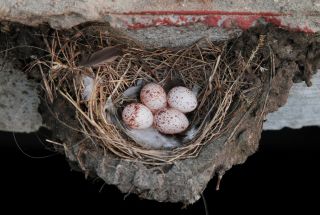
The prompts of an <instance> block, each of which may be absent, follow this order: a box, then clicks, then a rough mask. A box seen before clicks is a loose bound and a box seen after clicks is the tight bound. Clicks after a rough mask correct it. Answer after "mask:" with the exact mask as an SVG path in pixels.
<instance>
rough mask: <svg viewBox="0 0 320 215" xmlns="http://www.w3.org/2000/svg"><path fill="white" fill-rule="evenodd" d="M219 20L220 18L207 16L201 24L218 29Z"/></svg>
mask: <svg viewBox="0 0 320 215" xmlns="http://www.w3.org/2000/svg"><path fill="white" fill-rule="evenodd" d="M220 20H221V16H219V15H218V16H207V17H206V18H205V19H204V21H203V23H205V24H206V25H208V26H213V27H218V26H219V21H220Z"/></svg>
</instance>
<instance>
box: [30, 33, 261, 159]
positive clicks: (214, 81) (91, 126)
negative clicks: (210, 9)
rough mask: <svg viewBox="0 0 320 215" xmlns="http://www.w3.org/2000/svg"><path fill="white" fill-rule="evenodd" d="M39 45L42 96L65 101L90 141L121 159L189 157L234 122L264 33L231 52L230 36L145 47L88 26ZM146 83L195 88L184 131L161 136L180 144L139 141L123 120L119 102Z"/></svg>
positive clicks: (247, 95)
mask: <svg viewBox="0 0 320 215" xmlns="http://www.w3.org/2000/svg"><path fill="white" fill-rule="evenodd" d="M99 29H101V28H99ZM88 32H90V33H88ZM46 44H47V47H48V49H49V51H50V58H48V59H39V60H37V62H36V64H37V65H38V66H39V68H40V70H41V72H42V76H43V83H44V88H45V90H46V95H47V98H48V100H49V102H53V101H54V99H56V97H61V96H62V97H63V98H65V99H66V100H67V101H68V102H70V103H71V104H72V105H73V107H74V109H75V110H76V113H77V114H76V117H77V119H78V122H79V128H80V129H79V130H80V131H81V132H82V133H83V134H84V135H85V136H86V137H87V138H90V139H91V140H92V141H91V142H92V144H95V145H98V146H99V147H101V148H102V149H103V150H108V151H109V152H112V153H114V154H115V155H117V156H118V157H120V158H122V159H127V160H133V161H139V162H142V163H145V164H150V165H162V164H168V163H172V162H174V161H176V160H179V159H187V158H193V157H196V156H197V155H198V154H199V152H200V151H201V149H202V148H203V146H205V145H206V144H208V143H212V142H213V141H214V140H215V139H216V138H218V137H219V136H220V135H221V134H224V133H226V132H228V133H229V134H230V135H233V133H234V132H232V131H231V129H235V128H234V127H232V126H229V124H230V121H231V120H232V118H233V117H234V114H235V113H236V111H237V110H238V109H239V108H241V107H242V106H243V104H244V103H245V104H250V103H251V102H252V101H253V100H254V98H255V96H256V95H257V94H256V93H252V92H257V84H253V83H252V82H251V81H250V80H249V79H248V77H250V76H248V74H247V73H248V71H247V70H248V68H250V70H252V69H254V70H253V71H251V72H254V73H258V72H263V69H264V68H262V67H261V66H260V65H261V64H262V62H263V61H266V59H264V60H263V59H260V57H257V55H259V51H260V49H261V48H262V47H263V46H264V36H263V35H261V36H260V38H259V40H258V42H257V44H255V45H254V46H252V50H250V51H248V50H246V52H243V53H242V52H239V51H234V50H233V47H232V43H213V42H211V41H210V40H208V39H206V38H203V39H201V40H199V41H198V42H197V43H195V44H193V45H191V46H190V47H186V48H180V49H156V50H148V49H145V48H144V47H143V46H141V45H139V44H137V43H136V42H134V41H131V40H129V39H127V38H125V37H124V36H121V35H115V34H112V33H110V32H108V31H101V30H99V31H98V30H97V31H94V30H92V29H90V30H87V29H81V30H73V31H72V32H68V33H63V32H59V31H56V32H55V33H54V34H53V35H52V37H50V40H46ZM106 47H109V48H108V49H109V50H107V49H105V48H106ZM110 47H111V48H110ZM248 53H249V54H248ZM86 56H88V57H86ZM45 68H47V69H48V72H46V70H45ZM150 82H152V83H158V84H160V85H162V86H163V87H164V89H166V90H168V89H170V87H172V86H177V85H179V86H181V85H182V86H185V87H187V88H189V89H193V91H194V92H195V93H196V94H197V99H198V107H197V109H196V110H194V111H193V112H191V113H189V114H188V115H187V117H188V119H189V122H190V126H189V128H188V130H187V131H186V132H184V133H182V134H178V135H170V136H167V135H165V136H166V138H171V139H174V140H175V141H176V142H178V143H179V144H178V145H175V146H174V147H169V148H166V147H160V148H152V147H146V146H144V145H141V144H140V143H138V142H137V141H135V140H134V139H133V138H131V136H130V135H129V133H130V129H128V128H126V126H124V125H123V123H122V120H121V111H122V110H123V108H124V106H125V105H126V104H128V103H130V102H136V101H139V97H137V96H136V95H135V94H134V93H132V91H136V90H138V89H139V87H140V86H142V85H143V84H146V83H150ZM132 95H133V96H132Z"/></svg>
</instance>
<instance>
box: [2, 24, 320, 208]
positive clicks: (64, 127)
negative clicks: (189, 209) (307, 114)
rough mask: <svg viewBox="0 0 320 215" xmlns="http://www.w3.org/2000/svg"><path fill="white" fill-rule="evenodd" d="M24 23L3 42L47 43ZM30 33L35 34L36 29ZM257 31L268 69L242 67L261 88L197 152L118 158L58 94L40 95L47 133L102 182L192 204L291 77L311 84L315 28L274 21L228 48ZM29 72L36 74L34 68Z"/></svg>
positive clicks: (17, 58)
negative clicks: (156, 158)
mask: <svg viewBox="0 0 320 215" xmlns="http://www.w3.org/2000/svg"><path fill="white" fill-rule="evenodd" d="M11 28H12V29H16V27H13V26H11ZM22 29H23V30H20V31H19V32H15V34H16V36H15V37H13V36H12V35H13V33H12V31H7V32H2V33H1V34H0V38H1V41H2V42H1V43H0V48H1V50H3V48H4V47H6V48H8V46H10V47H17V46H19V45H20V44H26V45H29V46H30V44H31V45H32V46H36V47H42V48H44V49H45V46H46V45H45V44H44V43H43V36H44V37H45V38H49V37H48V35H50V31H51V30H50V29H49V28H45V27H44V28H43V29H33V28H28V27H25V28H22ZM35 34H37V35H40V36H36V37H34V35H35ZM29 35H33V36H31V37H30V36H29ZM260 35H265V41H266V44H267V45H266V47H265V48H264V49H263V51H262V53H260V54H259V56H258V57H260V58H261V59H264V58H265V59H267V58H269V57H270V53H272V55H273V56H274V58H273V62H274V63H273V64H270V63H266V65H265V68H270V66H271V65H273V66H274V71H272V70H270V69H269V70H267V69H266V70H264V71H260V72H259V73H257V72H255V71H253V69H252V68H250V67H249V68H248V69H247V71H245V72H246V79H247V81H249V82H251V83H253V84H255V85H256V86H260V87H262V88H261V89H262V90H261V91H260V92H258V96H256V97H255V100H254V101H253V103H252V104H251V105H250V106H248V105H243V106H242V108H239V109H238V110H237V111H236V112H235V114H234V117H233V119H232V120H231V126H232V128H233V129H231V131H230V132H229V133H225V134H223V135H221V136H220V137H219V138H217V139H216V140H215V141H214V142H212V143H210V144H208V145H206V146H205V147H204V148H203V149H202V151H201V153H200V154H199V156H198V157H196V158H193V159H185V160H178V161H175V162H174V163H173V164H170V165H164V166H160V167H151V166H146V165H144V164H142V163H139V162H132V161H126V160H122V159H119V158H117V157H116V156H115V155H113V154H112V153H110V152H108V151H106V150H104V149H103V148H101V147H100V146H99V145H96V144H92V142H91V140H89V139H86V138H85V137H84V136H83V135H82V133H81V132H79V131H77V130H76V128H78V127H79V126H78V121H77V120H76V117H75V110H74V108H72V107H71V106H70V105H69V104H68V103H67V102H66V101H65V100H64V99H62V98H61V99H56V100H55V101H54V103H53V104H48V103H46V102H43V104H42V107H41V113H42V117H43V120H44V122H45V125H46V126H47V127H48V128H50V130H52V132H53V137H52V139H54V140H55V141H57V142H60V143H63V144H65V147H64V148H59V147H57V150H59V151H61V152H62V153H65V155H66V157H67V158H68V160H69V161H70V163H71V164H72V166H73V167H74V168H77V169H78V170H80V171H83V172H84V173H85V174H86V175H87V176H99V177H100V178H102V179H103V180H104V181H105V182H106V183H107V184H112V185H115V186H117V187H118V188H119V190H120V191H121V192H124V193H135V194H137V195H139V196H140V197H141V198H146V199H152V200H156V201H160V202H182V203H185V204H190V203H193V202H195V201H197V200H198V199H199V198H200V195H201V193H202V192H203V190H204V189H205V188H206V185H207V183H208V182H209V181H210V179H211V178H212V177H213V176H215V175H218V176H219V177H222V176H223V174H224V172H225V171H227V170H229V169H230V168H231V167H232V166H233V165H236V164H240V163H243V162H245V160H246V159H247V157H248V156H250V155H251V154H253V153H254V152H255V151H256V150H257V149H258V146H259V140H260V135H261V132H262V125H263V119H264V118H265V116H266V114H267V113H269V112H273V111H276V110H277V109H278V108H279V107H281V106H283V105H284V104H285V103H286V100H287V97H288V93H289V90H290V88H291V86H292V85H293V83H294V82H296V81H305V82H306V84H307V85H311V82H310V78H311V76H312V74H313V72H314V71H316V68H318V67H319V58H320V51H319V48H318V47H320V46H319V45H320V44H319V38H318V37H317V35H307V34H304V33H293V32H287V31H285V30H282V29H279V28H275V27H272V26H263V27H257V28H252V29H250V30H248V31H246V32H244V33H243V34H242V36H240V37H239V38H237V39H234V40H232V41H229V45H228V46H229V47H230V48H232V50H233V51H232V53H231V54H233V55H237V53H239V52H241V54H242V55H243V56H244V57H249V56H250V54H251V51H252V50H253V49H255V47H256V46H257V43H258V40H259V36H260ZM3 38H5V39H3ZM3 41H6V42H5V43H4V42H3ZM8 53H9V56H12V61H13V62H16V66H17V67H20V68H24V67H25V65H26V64H28V63H29V62H31V61H32V60H33V58H34V57H31V56H34V55H35V56H36V57H38V58H40V57H41V56H42V55H44V54H46V53H45V52H43V51H41V50H39V49H34V48H30V47H24V48H23V47H22V48H17V49H12V50H11V51H10V52H8ZM268 62H270V61H268ZM271 72H273V73H274V74H271ZM29 75H30V77H31V78H34V79H36V80H39V81H40V80H41V77H40V76H39V74H37V73H36V72H33V73H30V74H29Z"/></svg>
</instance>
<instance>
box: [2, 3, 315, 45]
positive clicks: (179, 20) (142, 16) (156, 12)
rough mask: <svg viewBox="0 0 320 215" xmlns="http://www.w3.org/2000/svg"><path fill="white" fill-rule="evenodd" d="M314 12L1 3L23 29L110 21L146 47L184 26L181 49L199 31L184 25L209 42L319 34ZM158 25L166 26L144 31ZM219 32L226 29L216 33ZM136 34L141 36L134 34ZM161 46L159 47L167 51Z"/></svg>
mask: <svg viewBox="0 0 320 215" xmlns="http://www.w3.org/2000/svg"><path fill="white" fill-rule="evenodd" d="M319 12H320V3H319V1H317V0H304V1H300V0H282V1H279V0H270V1H265V0H214V1H213V0H176V1H173V0H134V1H131V0H82V1H78V0H69V1H64V0H38V1H29V0H2V1H0V19H4V20H10V21H17V22H21V23H24V24H28V25H37V24H40V23H49V24H50V25H51V26H52V27H54V28H70V27H72V26H74V25H77V24H80V23H84V22H88V21H99V22H109V23H110V24H111V26H113V27H116V28H119V29H122V31H123V32H127V33H129V34H130V36H132V37H134V38H137V39H138V40H139V41H140V42H142V43H144V42H146V43H147V44H152V42H153V41H154V40H157V39H158V41H161V39H163V38H164V37H166V36H167V35H168V36H169V37H171V38H173V37H174V35H172V34H169V33H168V31H172V33H173V34H175V32H176V31H177V30H179V29H176V28H174V26H185V27H184V28H181V31H182V32H181V33H180V34H179V35H180V37H179V39H178V40H177V41H176V42H173V43H171V44H172V45H171V46H177V45H181V44H182V41H183V39H181V38H184V40H185V43H183V44H186V45H188V44H189V43H188V41H190V40H192V41H193V42H194V41H196V40H197V39H198V37H199V35H198V31H195V32H194V33H193V34H191V33H190V32H192V30H190V31H188V26H190V25H192V24H196V23H198V24H202V25H204V26H206V27H207V28H209V29H207V30H206V32H207V33H208V32H209V35H210V36H211V38H217V39H219V40H221V39H224V38H225V36H226V35H227V34H228V33H230V34H231V35H233V33H234V30H235V29H237V30H239V29H242V30H243V29H248V28H250V27H252V26H254V25H257V23H263V22H267V23H273V24H275V25H277V26H280V27H284V28H288V29H291V30H299V31H305V32H317V31H319V30H320V24H319V23H320V16H319V14H320V13H319ZM157 26H171V27H167V28H158V29H157V31H155V30H154V29H152V30H149V28H150V27H157ZM217 28H218V30H217ZM222 28H223V29H227V30H224V31H221V29H222ZM138 29H140V31H136V30H138ZM141 29H144V30H145V32H142V31H141ZM219 29H220V30H219ZM228 30H231V31H230V32H229V31H228ZM183 31H184V32H187V33H185V34H184V33H183ZM154 32H157V34H155V33H154ZM217 32H218V33H221V35H220V36H219V34H217ZM172 41H174V40H171V42H172ZM166 42H167V41H166V40H165V41H164V42H163V43H161V44H160V45H161V46H167V43H166ZM159 43H160V42H158V43H157V45H159Z"/></svg>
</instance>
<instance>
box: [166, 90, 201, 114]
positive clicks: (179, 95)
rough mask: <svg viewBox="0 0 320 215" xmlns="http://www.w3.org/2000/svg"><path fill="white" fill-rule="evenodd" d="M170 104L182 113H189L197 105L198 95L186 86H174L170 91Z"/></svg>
mask: <svg viewBox="0 0 320 215" xmlns="http://www.w3.org/2000/svg"><path fill="white" fill-rule="evenodd" d="M168 104H169V106H170V107H172V108H175V109H177V110H179V111H181V112H182V113H189V112H191V111H193V110H195V109H196V107H197V104H198V102H197V97H196V96H195V95H194V93H193V92H192V91H191V90H189V89H188V88H186V87H181V86H179V87H174V88H172V89H171V90H170V91H169V93H168Z"/></svg>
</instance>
